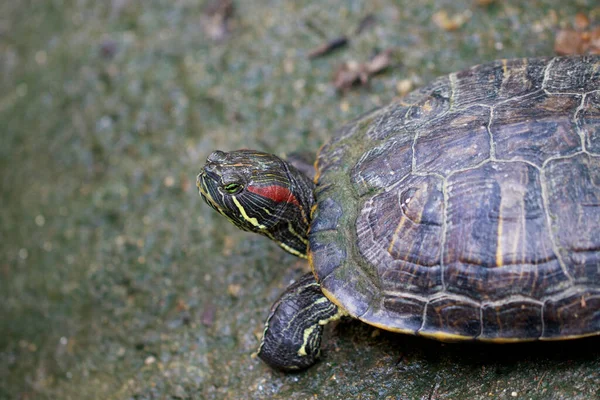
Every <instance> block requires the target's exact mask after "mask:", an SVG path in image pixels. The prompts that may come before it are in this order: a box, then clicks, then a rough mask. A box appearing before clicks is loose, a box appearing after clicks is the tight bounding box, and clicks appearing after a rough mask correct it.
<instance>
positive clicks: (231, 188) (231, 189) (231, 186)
mask: <svg viewBox="0 0 600 400" xmlns="http://www.w3.org/2000/svg"><path fill="white" fill-rule="evenodd" d="M223 190H225V191H226V192H227V193H229V194H236V193H239V192H240V191H241V190H242V185H240V184H239V183H228V184H227V185H225V186H223Z"/></svg>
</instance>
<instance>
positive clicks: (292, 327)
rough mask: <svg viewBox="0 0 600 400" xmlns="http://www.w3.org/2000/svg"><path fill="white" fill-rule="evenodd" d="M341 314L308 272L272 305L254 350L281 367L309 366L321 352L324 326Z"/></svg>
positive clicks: (302, 367)
mask: <svg viewBox="0 0 600 400" xmlns="http://www.w3.org/2000/svg"><path fill="white" fill-rule="evenodd" d="M344 315H346V313H345V312H344V311H343V310H342V309H341V308H338V307H337V306H336V305H335V304H333V303H332V302H330V301H329V300H328V299H327V297H325V296H324V295H323V293H322V292H321V289H320V287H319V284H318V283H317V282H316V281H315V277H314V276H313V274H312V273H308V274H306V275H304V276H303V277H302V278H300V279H299V280H298V281H297V282H296V283H294V284H292V285H290V286H289V287H288V288H287V289H286V290H285V292H283V294H282V295H281V297H280V298H279V299H277V301H276V302H275V303H274V304H273V306H272V307H271V312H270V313H269V317H268V318H267V321H266V323H265V330H264V333H263V337H262V339H261V342H260V345H259V347H258V350H257V352H256V354H257V355H258V357H260V358H261V359H262V360H263V361H264V362H266V363H267V364H269V365H270V366H271V367H273V368H276V369H279V370H283V371H298V370H301V369H304V368H307V367H310V366H311V365H313V364H314V363H315V362H316V360H317V358H318V357H319V355H320V348H321V337H322V335H323V328H324V326H325V325H326V324H328V323H329V322H331V321H336V320H338V319H340V318H341V317H343V316H344Z"/></svg>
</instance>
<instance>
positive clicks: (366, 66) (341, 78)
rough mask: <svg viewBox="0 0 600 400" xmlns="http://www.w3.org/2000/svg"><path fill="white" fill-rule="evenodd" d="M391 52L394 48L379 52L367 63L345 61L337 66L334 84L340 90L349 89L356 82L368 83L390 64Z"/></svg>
mask: <svg viewBox="0 0 600 400" xmlns="http://www.w3.org/2000/svg"><path fill="white" fill-rule="evenodd" d="M391 54H392V49H388V50H384V51H382V52H380V53H377V54H376V55H375V56H374V57H373V58H372V59H371V60H369V61H367V62H366V63H359V62H356V61H347V62H345V63H344V64H342V65H340V66H339V67H338V68H337V70H336V72H335V74H334V77H333V85H334V86H335V88H336V89H338V90H348V89H350V88H351V87H352V86H354V85H356V84H361V85H365V84H367V83H368V82H369V79H370V77H371V76H373V75H375V74H378V73H380V72H382V71H383V70H385V69H386V68H388V67H389V66H390V64H391Z"/></svg>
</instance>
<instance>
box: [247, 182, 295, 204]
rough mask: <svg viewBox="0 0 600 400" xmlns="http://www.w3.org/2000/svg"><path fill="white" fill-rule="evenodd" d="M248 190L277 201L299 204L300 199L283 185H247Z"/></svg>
mask: <svg viewBox="0 0 600 400" xmlns="http://www.w3.org/2000/svg"><path fill="white" fill-rule="evenodd" d="M246 189H247V190H249V191H250V192H252V193H256V194H257V195H259V196H262V197H266V198H267V199H270V200H273V201H275V202H277V203H281V202H286V203H291V204H294V205H296V206H299V205H300V203H298V199H296V196H294V195H293V194H292V192H291V191H290V190H289V189H288V188H285V187H283V186H279V185H270V186H247V187H246Z"/></svg>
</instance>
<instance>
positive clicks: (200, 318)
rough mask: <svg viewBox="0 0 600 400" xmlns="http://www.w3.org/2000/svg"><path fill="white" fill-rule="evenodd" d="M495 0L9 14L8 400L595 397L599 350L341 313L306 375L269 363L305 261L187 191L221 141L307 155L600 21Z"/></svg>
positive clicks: (0, 161) (4, 378)
mask: <svg viewBox="0 0 600 400" xmlns="http://www.w3.org/2000/svg"><path fill="white" fill-rule="evenodd" d="M486 3H488V2H485V1H474V0H473V1H441V0H440V1H432V0H427V1H423V2H399V1H398V2H392V1H372V2H359V1H331V2H328V3H327V6H324V5H323V4H322V2H318V1H299V2H285V3H284V2H268V3H267V2H258V1H244V2H241V1H238V2H235V3H234V4H233V9H230V8H219V7H209V5H207V4H205V3H203V2H200V3H198V2H196V1H191V0H181V1H159V0H152V1H144V2H140V1H134V0H113V1H111V2H94V1H67V0H64V1H59V0H51V1H45V2H37V1H22V2H9V1H6V2H2V3H1V4H0V16H1V17H0V54H1V56H0V122H1V126H2V140H1V143H0V189H1V190H0V193H1V204H2V207H0V221H1V223H0V299H1V300H0V315H1V319H0V399H45V398H48V399H108V398H110V399H113V398H114V399H196V398H202V399H262V398H275V399H306V398H318V399H346V398H359V399H379V398H382V399H461V398H464V399H484V398H486V399H487V398H507V399H512V398H516V399H548V398H551V399H590V398H598V397H600V385H599V382H600V341H599V340H598V338H591V339H586V340H580V341H573V342H557V343H529V344H518V345H502V346H498V345H496V346H494V345H483V344H473V343H468V344H442V343H438V342H434V341H430V340H425V339H420V338H415V337H407V336H403V335H397V334H392V333H387V332H383V331H380V330H378V329H375V328H373V327H370V326H367V325H364V324H362V323H360V322H357V321H344V322H340V323H338V324H336V325H334V326H331V327H328V329H327V336H326V339H325V341H324V345H323V347H324V354H323V359H322V361H321V362H320V363H319V364H317V365H316V366H315V367H313V368H311V369H309V370H308V371H306V372H303V373H298V374H288V375H285V374H282V373H279V372H274V371H272V370H270V369H269V368H267V367H266V366H265V365H264V364H262V363H261V362H260V361H259V360H257V359H255V358H252V356H251V354H252V353H253V351H254V350H255V349H256V346H257V344H258V338H259V337H260V334H261V332H262V326H263V320H264V318H265V317H266V315H267V312H268V309H269V307H270V304H271V303H272V302H273V301H274V300H275V299H276V298H277V296H278V294H279V293H280V292H281V291H282V290H283V288H284V287H286V286H287V285H288V284H289V283H290V282H292V281H293V280H294V279H296V278H298V277H299V276H300V275H301V274H302V273H303V272H305V271H307V270H308V266H307V264H306V263H305V262H304V261H302V260H299V259H296V258H294V257H293V256H290V255H287V254H284V253H283V252H282V251H281V250H280V249H279V248H278V247H277V246H276V245H275V244H274V243H270V242H268V241H267V240H266V239H264V238H261V237H258V236H253V235H250V234H247V233H243V232H239V231H237V230H236V228H235V227H234V226H232V225H230V224H228V223H227V222H226V221H224V220H223V219H222V217H220V216H218V215H217V214H216V213H214V212H213V211H212V210H211V209H209V207H207V206H206V205H204V204H203V203H202V201H201V199H200V198H199V196H198V195H197V192H196V188H195V176H196V174H197V173H198V171H199V168H200V167H201V165H202V164H203V162H204V159H205V158H206V156H207V155H208V154H209V153H210V152H211V151H212V150H214V149H222V150H231V149H236V148H242V147H243V148H257V149H261V150H264V151H269V152H273V153H276V154H279V155H285V154H288V153H291V152H295V151H301V152H303V153H315V152H316V150H317V149H318V147H319V146H320V145H322V144H323V143H324V142H325V141H326V140H327V139H328V138H329V137H330V136H331V133H332V132H333V130H334V129H335V127H337V126H339V125H340V124H342V123H343V122H344V121H347V120H349V119H351V118H352V117H354V116H356V115H358V114H360V113H361V112H364V111H367V110H369V109H372V108H373V107H376V106H378V105H382V104H385V103H386V102H388V101H390V100H391V99H392V98H394V97H395V96H398V95H400V94H401V93H402V92H404V91H406V90H407V89H409V88H411V87H419V86H421V85H423V84H425V83H426V82H428V81H429V80H431V79H432V78H434V77H435V76H438V75H441V74H445V73H449V72H452V71H455V70H459V69H462V68H465V67H468V66H470V65H473V64H477V63H481V62H485V61H489V60H492V59H497V58H512V57H528V56H542V55H553V54H554V53H553V41H554V36H555V34H556V32H557V31H558V30H559V29H560V28H562V27H566V26H571V25H572V24H573V23H574V21H575V16H576V14H577V13H582V14H583V15H586V16H587V17H588V18H589V19H590V21H592V23H594V22H595V23H596V24H598V23H600V8H599V7H598V5H597V2H595V1H592V0H589V1H576V2H568V3H567V2H564V1H558V0H545V1H539V0H535V1H528V2H520V1H518V2H517V1H492V2H491V4H486ZM370 14H372V15H373V16H374V23H373V24H371V25H370V26H368V27H366V28H365V29H364V30H363V31H362V32H361V33H360V34H356V33H355V31H356V28H357V26H358V25H359V23H360V21H361V20H363V18H364V17H365V16H367V15H370ZM341 35H348V36H349V37H350V41H349V44H348V45H347V46H345V47H343V48H340V49H337V50H335V51H334V52H332V53H331V54H329V55H327V56H325V57H321V58H316V59H312V60H310V59H309V58H308V54H309V53H310V52H311V51H312V50H313V49H315V48H316V47H318V46H319V45H322V44H323V43H326V42H327V41H328V40H330V39H334V38H336V37H339V36H341ZM385 49H394V53H393V55H392V57H391V59H390V66H389V67H388V68H387V70H386V71H385V72H383V73H381V74H379V75H376V76H374V77H372V79H371V80H370V82H369V84H368V85H366V86H363V87H359V88H353V89H350V90H347V91H346V92H342V93H340V92H338V91H336V89H335V88H334V86H333V84H332V77H333V75H334V73H335V71H336V69H337V68H338V67H339V65H341V64H342V63H343V62H345V61H358V62H364V61H366V60H368V59H369V58H370V57H372V56H373V55H374V54H377V53H378V52H380V51H382V50H385Z"/></svg>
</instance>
